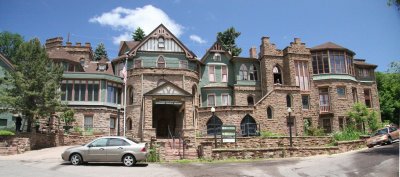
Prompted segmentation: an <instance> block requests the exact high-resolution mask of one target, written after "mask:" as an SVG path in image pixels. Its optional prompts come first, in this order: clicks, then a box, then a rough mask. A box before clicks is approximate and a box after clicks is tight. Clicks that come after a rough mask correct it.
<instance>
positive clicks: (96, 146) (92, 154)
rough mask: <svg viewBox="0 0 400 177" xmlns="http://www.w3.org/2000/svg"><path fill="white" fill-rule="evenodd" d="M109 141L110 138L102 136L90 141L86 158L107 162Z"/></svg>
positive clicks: (92, 160) (89, 160) (90, 160)
mask: <svg viewBox="0 0 400 177" xmlns="http://www.w3.org/2000/svg"><path fill="white" fill-rule="evenodd" d="M107 141H108V138H101V139H98V140H96V141H94V142H92V143H90V144H89V145H88V148H89V149H88V151H87V155H86V158H85V157H84V160H85V161H88V162H105V161H106V160H107V150H106V147H107Z"/></svg>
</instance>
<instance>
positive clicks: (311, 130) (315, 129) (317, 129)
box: [307, 126, 325, 136]
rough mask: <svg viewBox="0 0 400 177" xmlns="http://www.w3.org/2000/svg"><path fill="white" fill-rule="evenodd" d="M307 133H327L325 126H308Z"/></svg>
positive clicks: (320, 134) (311, 134)
mask: <svg viewBox="0 0 400 177" xmlns="http://www.w3.org/2000/svg"><path fill="white" fill-rule="evenodd" d="M307 135H308V136H324V135H325V133H324V129H323V128H320V127H316V126H311V127H310V128H308V132H307Z"/></svg>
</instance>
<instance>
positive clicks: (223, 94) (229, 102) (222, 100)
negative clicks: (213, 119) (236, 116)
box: [221, 93, 231, 106]
mask: <svg viewBox="0 0 400 177" xmlns="http://www.w3.org/2000/svg"><path fill="white" fill-rule="evenodd" d="M224 96H227V97H228V101H227V104H226V105H224ZM230 105H231V97H230V96H229V93H222V94H221V106H230Z"/></svg>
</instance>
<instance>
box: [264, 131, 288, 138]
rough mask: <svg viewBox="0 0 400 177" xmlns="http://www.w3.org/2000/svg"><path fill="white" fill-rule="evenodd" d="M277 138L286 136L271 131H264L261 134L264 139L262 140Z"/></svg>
mask: <svg viewBox="0 0 400 177" xmlns="http://www.w3.org/2000/svg"><path fill="white" fill-rule="evenodd" d="M277 136H284V135H282V134H279V133H273V132H269V131H262V132H261V137H262V138H267V137H277Z"/></svg>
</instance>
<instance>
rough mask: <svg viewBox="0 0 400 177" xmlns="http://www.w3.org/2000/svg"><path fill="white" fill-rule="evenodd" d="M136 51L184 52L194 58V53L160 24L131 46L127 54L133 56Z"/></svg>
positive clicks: (188, 56)
mask: <svg viewBox="0 0 400 177" xmlns="http://www.w3.org/2000/svg"><path fill="white" fill-rule="evenodd" d="M137 51H150V52H175V53H185V56H186V57H187V58H189V59H195V58H196V55H195V54H194V53H193V52H192V51H190V50H189V49H188V48H187V47H186V46H184V45H183V43H182V42H180V41H179V39H178V38H176V37H175V36H174V35H173V34H172V33H171V32H170V31H169V30H168V29H167V28H166V27H165V26H164V25H162V24H161V25H160V26H158V27H157V28H156V29H155V30H153V31H152V32H151V33H150V34H149V35H147V36H146V38H145V39H143V40H142V41H141V42H140V44H139V45H137V46H135V47H134V48H132V49H131V50H130V52H129V54H130V55H132V56H134V55H136V52H137Z"/></svg>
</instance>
